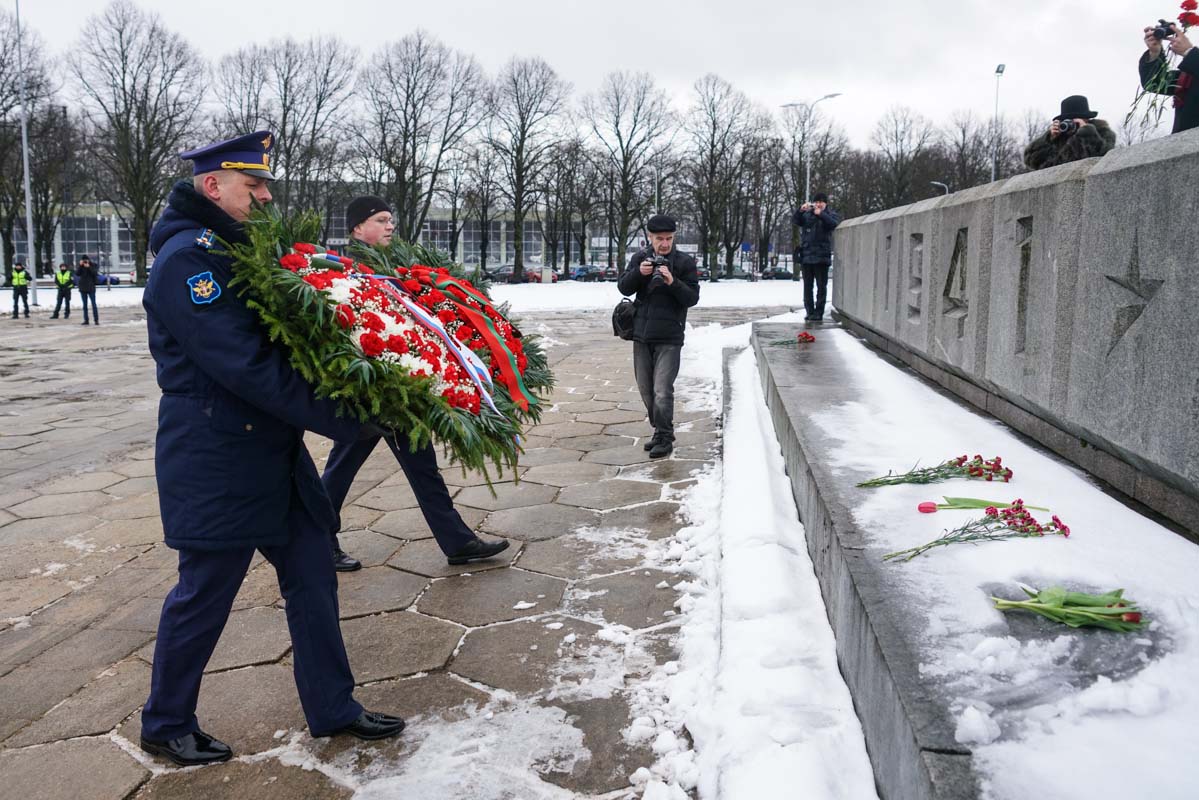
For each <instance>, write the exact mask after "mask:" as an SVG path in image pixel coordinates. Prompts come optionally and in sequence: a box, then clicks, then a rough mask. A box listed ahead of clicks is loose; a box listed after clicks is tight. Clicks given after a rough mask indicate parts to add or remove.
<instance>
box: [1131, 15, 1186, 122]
mask: <svg viewBox="0 0 1199 800" xmlns="http://www.w3.org/2000/svg"><path fill="white" fill-rule="evenodd" d="M1187 13H1190V14H1192V15H1193V14H1194V13H1195V12H1194V6H1192V10H1191V11H1189V12H1187ZM1184 16H1185V15H1184ZM1162 42H1166V43H1167V44H1168V45H1169V48H1170V50H1171V51H1172V52H1174V53H1177V54H1178V55H1180V56H1182V61H1179V62H1178V69H1170V68H1169V67H1168V65H1167V64H1166V53H1165V50H1164V48H1163V47H1162ZM1137 66H1138V67H1139V68H1140V72H1141V86H1144V87H1145V91H1147V92H1154V93H1156V94H1168V95H1171V96H1172V97H1173V98H1174V128H1173V130H1171V131H1170V132H1171V133H1180V132H1182V131H1189V130H1190V129H1191V128H1199V86H1197V85H1196V79H1197V78H1199V49H1196V48H1195V46H1194V45H1193V44H1191V40H1190V39H1188V38H1187V35H1186V34H1185V33H1183V32H1182V31H1181V30H1179V28H1178V26H1177V25H1175V24H1174V23H1173V22H1168V21H1167V20H1164V19H1162V20H1158V24H1157V25H1155V26H1153V27H1151V28H1145V52H1144V53H1142V54H1141V60H1140V62H1138V64H1137Z"/></svg>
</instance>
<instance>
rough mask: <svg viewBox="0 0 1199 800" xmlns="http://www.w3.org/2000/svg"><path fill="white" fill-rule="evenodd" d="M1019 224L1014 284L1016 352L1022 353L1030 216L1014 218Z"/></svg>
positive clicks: (1029, 253)
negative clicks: (1017, 258) (1017, 257)
mask: <svg viewBox="0 0 1199 800" xmlns="http://www.w3.org/2000/svg"><path fill="white" fill-rule="evenodd" d="M1016 225H1018V226H1019V232H1018V235H1019V239H1017V243H1016V246H1017V247H1019V248H1020V277H1019V282H1018V283H1017V284H1016V352H1017V353H1023V352H1024V346H1025V344H1026V343H1027V342H1028V281H1029V274H1028V273H1029V270H1030V269H1031V266H1032V217H1021V218H1020V219H1018V220H1016Z"/></svg>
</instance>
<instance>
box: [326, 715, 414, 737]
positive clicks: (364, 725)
mask: <svg viewBox="0 0 1199 800" xmlns="http://www.w3.org/2000/svg"><path fill="white" fill-rule="evenodd" d="M402 730H404V720H402V719H400V718H399V717H393V716H391V715H390V714H383V713H380V712H378V711H363V712H362V713H361V714H359V715H358V719H356V720H354V721H353V722H351V723H350V724H349V725H347V726H345V727H344V728H338V729H337V730H335V731H333V733H332V734H331V735H333V736H336V735H337V734H339V733H348V734H350V735H351V736H357V737H358V738H359V739H367V740H373V739H386V738H388V737H389V736H395V735H397V734H398V733H399V732H400V731H402Z"/></svg>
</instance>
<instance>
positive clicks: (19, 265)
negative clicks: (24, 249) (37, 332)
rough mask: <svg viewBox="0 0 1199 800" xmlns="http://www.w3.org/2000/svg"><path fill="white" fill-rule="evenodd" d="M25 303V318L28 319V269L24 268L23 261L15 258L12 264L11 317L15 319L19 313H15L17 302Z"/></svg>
mask: <svg viewBox="0 0 1199 800" xmlns="http://www.w3.org/2000/svg"><path fill="white" fill-rule="evenodd" d="M18 302H23V303H24V304H25V319H29V271H28V270H26V269H25V262H24V261H22V260H21V259H19V258H18V259H17V260H16V261H14V262H13V265H12V318H13V319H17V318H19V317H20V314H18V313H17V303H18Z"/></svg>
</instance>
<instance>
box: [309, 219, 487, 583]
mask: <svg viewBox="0 0 1199 800" xmlns="http://www.w3.org/2000/svg"><path fill="white" fill-rule="evenodd" d="M346 230H347V231H349V232H350V245H349V249H350V250H353V249H354V248H356V247H357V248H361V247H375V246H376V245H378V246H384V247H385V246H387V245H388V244H390V243H391V234H392V232H393V231H394V230H395V222H394V221H393V220H392V217H391V206H389V205H388V204H387V201H386V200H384V199H383V198H381V197H374V196H369V195H368V196H363V197H355V198H354V199H353V200H351V201H350V204H349V205H348V206H346ZM380 438H382V437H379V436H371V437H368V438H365V439H357V440H347V441H338V442H336V443H335V444H334V445H333V450H332V451H330V453H329V460H328V461H327V462H326V463H325V472H324V474H323V475H322V476H321V482H322V483H323V484H324V485H325V491H326V492H328V493H329V499H330V500H331V501H332V502H333V508H334V510H335V511H336V512H337V517H338V518H337V523H336V524H335V525H334V526H333V530H332V531H331V532H330V533H331V535H332V537H333V542H332V545H333V566H334V569H336V570H337V571H338V572H353V571H354V570H357V569H361V568H362V562H360V561H359V560H358V559H356V558H352V557H351V556H350V555H348V554H347V553H346V552H345V551H344V550H342V549H341V545H340V543H339V542H338V541H337V534H338V531H340V530H341V506H342V504H343V503H344V502H345V499H346V495H347V494H349V491H350V484H352V483H353V482H354V476H356V475H357V474H358V470H360V469H362V465H363V464H365V463H366V460H367V459H368V458H370V455H371V453H372V452H374V449H375V446H376V445H377V444H379V439H380ZM387 444H388V446H389V447H391V452H393V453H395V457H396V461H399V462H400V467H401V468H403V470H404V475H405V476H407V478H408V483H409V485H410V486H411V487H412V492H413V494H415V495H416V502H417V503H419V504H420V510H421V513H422V514H423V515H424V517H425V524H427V525H428V526H429V530H430V531H431V532H432V534H433V538H434V539H436V540H437V546H438V547H440V548H441V552H443V553H445V556H446V560H447V561H449V563H450V564H454V565H457V564H467V563H470V562H472V561H479V560H482V559H486V558H492V557H493V556H495V555H498V554H499V553H501V552H503V551H504V550H507V549H508V542H506V541H504V540H503V539H497V540H493V541H486V540H483V539H480V538H479V537H478V536H476V535H475V533H474V531H472V530H471V529H470V528H469V527H468V526H467V524H466V523H465V522H463V521H462V517H461V516H460V515H459V514H458V512H457V511H456V510H455V509H454V501H453V500H452V499H450V493H449V490H448V489H446V486H445V480H444V479H442V477H441V471H440V470H439V469H438V467H437V451H436V450H434V449H433V444H432V442H430V443H428V444H426V445H425V446H424V447H422V448H421V449H420V450H417V451H416V452H412V450H411V449H410V448H409V447H408V443H407V442H406V441H403V440H399V439H397V438H396V437H395V436H388V437H387Z"/></svg>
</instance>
